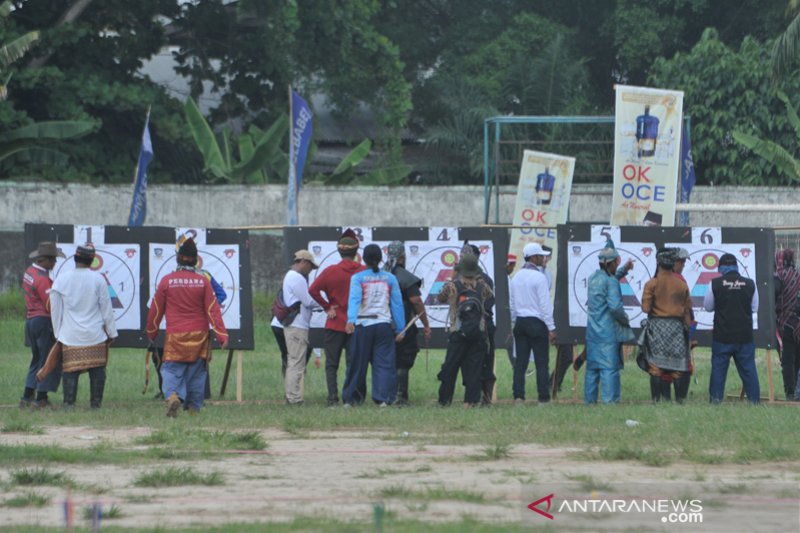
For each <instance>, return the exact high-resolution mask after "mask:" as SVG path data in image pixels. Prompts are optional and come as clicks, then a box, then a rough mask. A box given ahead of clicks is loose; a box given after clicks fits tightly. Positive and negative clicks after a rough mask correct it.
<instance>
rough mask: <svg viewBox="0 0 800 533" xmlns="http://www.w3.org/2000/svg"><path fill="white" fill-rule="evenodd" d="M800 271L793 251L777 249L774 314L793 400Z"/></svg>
mask: <svg viewBox="0 0 800 533" xmlns="http://www.w3.org/2000/svg"><path fill="white" fill-rule="evenodd" d="M798 291H800V272H798V270H797V268H795V263H794V251H792V250H789V249H786V250H780V251H778V252H776V253H775V316H776V318H777V322H778V336H779V339H780V341H781V342H780V344H779V346H780V347H781V350H780V354H781V369H782V371H783V390H784V392H785V393H786V400H787V401H793V400H795V399H796V397H795V387H796V385H797V372H798V370H800V327H798V326H800V317H798V315H797V293H798Z"/></svg>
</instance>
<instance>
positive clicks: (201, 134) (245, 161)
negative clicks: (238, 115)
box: [184, 98, 289, 183]
mask: <svg viewBox="0 0 800 533" xmlns="http://www.w3.org/2000/svg"><path fill="white" fill-rule="evenodd" d="M184 113H185V115H186V122H187V123H188V125H189V131H190V132H191V134H192V138H193V139H194V142H195V144H196V145H197V148H198V150H200V153H201V154H202V156H203V163H204V168H203V171H204V172H206V173H207V174H209V175H210V176H211V177H213V178H214V179H217V180H220V181H224V182H228V183H264V182H266V181H268V178H269V176H271V175H275V176H278V177H280V178H282V179H283V178H285V176H286V172H287V169H288V168H289V162H288V157H287V155H286V153H285V152H283V151H282V150H281V143H282V141H283V140H284V139H285V138H286V137H287V134H288V131H289V119H288V117H287V116H286V115H281V116H280V117H279V118H278V119H277V120H275V122H273V123H272V125H271V126H270V127H269V128H268V129H267V130H266V131H263V130H261V129H259V128H257V127H255V126H251V127H250V128H249V129H248V131H247V133H244V134H242V135H239V137H238V139H237V148H238V150H237V151H238V160H236V159H235V158H234V156H233V149H232V141H231V131H230V129H229V128H224V129H223V130H222V132H221V134H220V135H221V139H219V140H218V139H217V136H216V135H214V132H213V130H212V129H211V126H209V124H208V122H207V121H206V119H205V117H203V114H202V113H201V112H200V109H199V108H198V107H197V104H196V103H195V102H194V100H192V99H191V98H189V99H188V100H186V104H185V105H184Z"/></svg>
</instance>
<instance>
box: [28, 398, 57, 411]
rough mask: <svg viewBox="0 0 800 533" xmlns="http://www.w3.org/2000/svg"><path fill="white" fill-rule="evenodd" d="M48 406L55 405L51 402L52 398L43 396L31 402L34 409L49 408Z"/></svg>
mask: <svg viewBox="0 0 800 533" xmlns="http://www.w3.org/2000/svg"><path fill="white" fill-rule="evenodd" d="M48 407H53V404H51V403H50V400H49V399H47V398H42V399H41V400H34V401H33V402H31V408H32V409H47V408H48Z"/></svg>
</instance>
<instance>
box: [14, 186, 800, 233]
mask: <svg viewBox="0 0 800 533" xmlns="http://www.w3.org/2000/svg"><path fill="white" fill-rule="evenodd" d="M515 194H516V188H515V187H503V188H502V189H501V191H500V222H501V223H509V222H510V221H511V213H512V210H513V206H514V200H515ZM131 195H132V186H131V185H125V186H93V185H85V184H70V185H59V184H52V183H13V182H3V183H0V230H11V231H13V230H21V229H22V228H23V226H24V224H25V223H26V222H47V223H54V224H105V225H123V226H124V225H126V224H127V220H128V212H129V211H130V203H131ZM147 201H148V205H147V224H149V225H163V226H206V227H242V226H261V225H282V224H284V223H285V221H286V196H285V187H283V186H278V185H267V186H247V187H245V186H239V185H225V186H213V187H212V186H178V185H162V186H151V187H150V188H149V189H148V193H147ZM692 201H693V202H696V203H715V204H718V203H721V204H741V203H750V204H800V189H798V188H789V187H786V188H773V187H697V188H696V189H695V192H694V194H693V196H692ZM494 203H495V196H494V195H492V212H491V216H490V220H489V221H490V223H493V222H494V221H495V214H494ZM610 211H611V186H610V185H576V186H575V187H573V194H572V199H571V201H570V220H572V221H574V222H603V221H607V220H608V219H609V215H610ZM299 212H300V223H301V224H303V225H317V226H340V225H350V226H366V225H371V226H417V225H419V226H474V225H480V224H482V223H483V213H484V198H483V187H482V186H456V187H417V186H414V187H306V188H304V189H303V190H302V191H301V192H300V202H299ZM691 217H692V219H691V223H692V224H693V225H697V226H700V225H702V226H711V225H714V226H754V227H761V226H771V227H775V226H800V212H789V213H775V212H773V213H707V214H694V213H693V214H692V215H691Z"/></svg>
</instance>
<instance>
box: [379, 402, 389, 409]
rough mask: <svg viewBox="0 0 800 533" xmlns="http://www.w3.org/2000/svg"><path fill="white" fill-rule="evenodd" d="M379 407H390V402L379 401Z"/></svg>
mask: <svg viewBox="0 0 800 533" xmlns="http://www.w3.org/2000/svg"><path fill="white" fill-rule="evenodd" d="M378 407H380V408H381V409H383V408H384V407H389V404H388V403H386V402H381V403H379V404H378Z"/></svg>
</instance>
